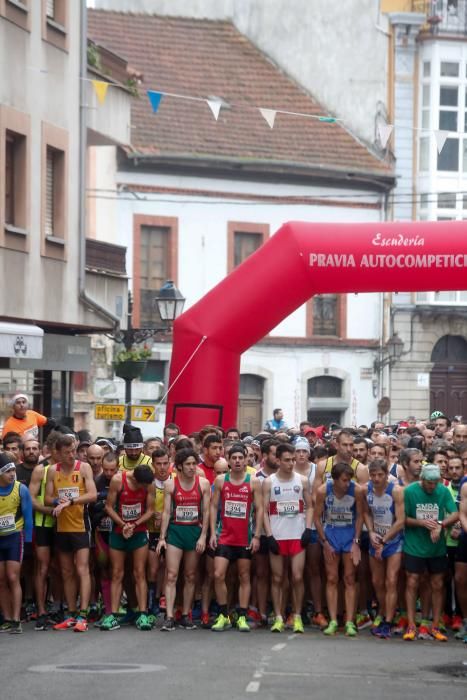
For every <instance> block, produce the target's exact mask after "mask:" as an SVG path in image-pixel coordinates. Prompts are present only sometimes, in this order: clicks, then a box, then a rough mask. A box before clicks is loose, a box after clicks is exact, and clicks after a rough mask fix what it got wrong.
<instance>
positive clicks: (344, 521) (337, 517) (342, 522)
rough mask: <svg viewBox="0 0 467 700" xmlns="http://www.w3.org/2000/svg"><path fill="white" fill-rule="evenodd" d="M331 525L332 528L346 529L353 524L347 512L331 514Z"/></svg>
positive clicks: (351, 516) (350, 515)
mask: <svg viewBox="0 0 467 700" xmlns="http://www.w3.org/2000/svg"><path fill="white" fill-rule="evenodd" d="M330 523H331V525H334V527H347V526H348V525H352V523H353V515H352V513H351V512H349V511H342V512H341V513H340V512H338V513H335V512H334V513H332V512H331V517H330Z"/></svg>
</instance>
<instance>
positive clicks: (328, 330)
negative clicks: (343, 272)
mask: <svg viewBox="0 0 467 700" xmlns="http://www.w3.org/2000/svg"><path fill="white" fill-rule="evenodd" d="M313 335H335V336H338V335H339V314H338V295H337V294H319V295H318V296H315V297H314V298H313Z"/></svg>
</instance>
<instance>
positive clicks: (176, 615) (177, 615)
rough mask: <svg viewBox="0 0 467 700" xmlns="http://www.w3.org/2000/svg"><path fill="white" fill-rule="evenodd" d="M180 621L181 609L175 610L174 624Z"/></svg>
mask: <svg viewBox="0 0 467 700" xmlns="http://www.w3.org/2000/svg"><path fill="white" fill-rule="evenodd" d="M181 619H182V610H181V608H177V609H176V610H175V622H180V620H181Z"/></svg>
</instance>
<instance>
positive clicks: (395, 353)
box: [374, 333, 404, 374]
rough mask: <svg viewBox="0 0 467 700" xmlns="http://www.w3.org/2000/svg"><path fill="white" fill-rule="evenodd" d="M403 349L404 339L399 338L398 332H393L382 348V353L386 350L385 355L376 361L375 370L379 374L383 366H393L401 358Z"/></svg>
mask: <svg viewBox="0 0 467 700" xmlns="http://www.w3.org/2000/svg"><path fill="white" fill-rule="evenodd" d="M403 350H404V341H403V340H401V338H399V336H398V335H397V333H393V334H392V335H391V337H390V338H388V340H387V341H386V344H385V345H383V347H382V349H381V354H383V352H384V354H385V357H381V359H378V360H375V362H374V369H375V372H376V373H377V374H379V372H380V371H381V370H382V369H383V367H386V366H387V365H390V366H392V365H393V364H394V363H395V362H397V361H398V360H400V358H401V356H402V351H403Z"/></svg>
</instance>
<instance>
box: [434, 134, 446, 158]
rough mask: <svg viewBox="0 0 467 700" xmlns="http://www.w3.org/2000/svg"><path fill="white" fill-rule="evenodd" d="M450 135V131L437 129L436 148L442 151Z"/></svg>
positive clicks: (439, 151)
mask: <svg viewBox="0 0 467 700" xmlns="http://www.w3.org/2000/svg"><path fill="white" fill-rule="evenodd" d="M448 136H449V131H435V139H436V148H437V149H438V153H441V151H442V150H443V146H444V144H445V143H446V139H447V137H448Z"/></svg>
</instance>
